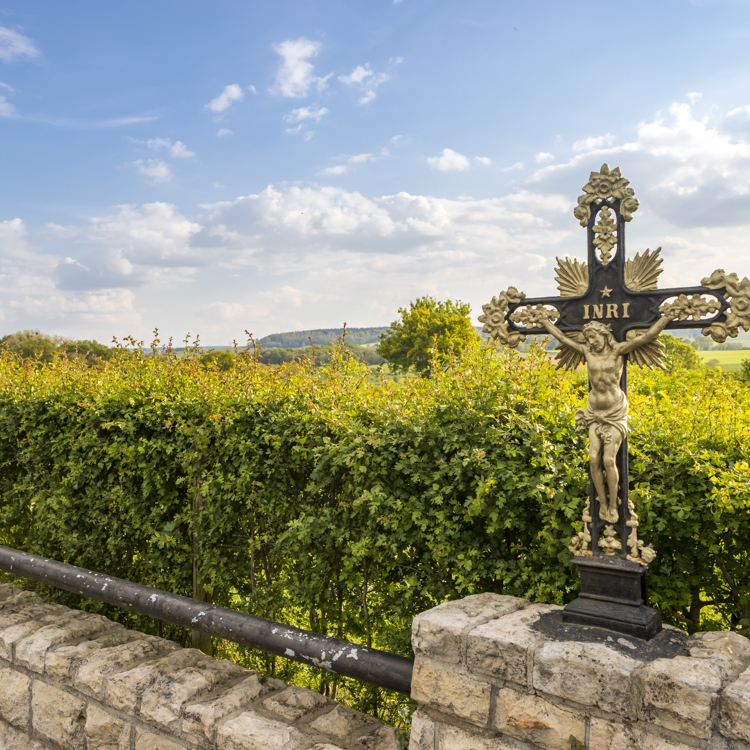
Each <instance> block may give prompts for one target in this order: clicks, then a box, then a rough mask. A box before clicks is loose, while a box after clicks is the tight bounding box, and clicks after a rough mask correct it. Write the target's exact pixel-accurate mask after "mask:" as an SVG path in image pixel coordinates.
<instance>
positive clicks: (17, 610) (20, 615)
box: [0, 602, 55, 632]
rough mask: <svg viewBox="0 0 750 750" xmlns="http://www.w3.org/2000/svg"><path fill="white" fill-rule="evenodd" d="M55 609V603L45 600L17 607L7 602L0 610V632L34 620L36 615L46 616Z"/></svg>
mask: <svg viewBox="0 0 750 750" xmlns="http://www.w3.org/2000/svg"><path fill="white" fill-rule="evenodd" d="M54 611H55V607H54V605H52V604H46V603H44V602H39V603H35V604H29V605H26V606H16V607H11V606H9V605H8V604H7V603H6V605H5V607H4V608H3V609H2V611H0V632H2V631H3V630H6V629H7V628H10V627H13V625H19V624H20V623H22V622H28V621H29V620H33V619H34V618H35V617H45V616H46V615H49V614H52V613H53V612H54Z"/></svg>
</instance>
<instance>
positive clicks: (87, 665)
mask: <svg viewBox="0 0 750 750" xmlns="http://www.w3.org/2000/svg"><path fill="white" fill-rule="evenodd" d="M176 649H177V645H176V644H174V643H170V642H169V641H165V640H163V639H161V638H144V639H142V640H136V641H133V642H131V643H127V644H126V645H125V646H112V647H110V648H99V649H97V650H96V651H95V652H94V653H93V654H92V655H91V656H89V657H87V658H86V659H84V661H83V663H82V664H81V666H80V667H79V668H78V672H77V673H76V675H75V676H74V677H73V687H75V688H76V689H78V690H80V691H81V692H82V693H86V694H87V695H91V696H93V697H95V698H102V697H103V695H104V688H105V684H106V680H107V678H108V677H109V676H110V675H113V674H116V673H117V672H124V671H125V670H127V669H130V668H131V667H132V666H133V665H134V664H136V663H138V662H141V661H143V660H145V659H149V658H156V657H158V656H161V655H163V654H164V653H168V652H170V651H172V652H174V651H176Z"/></svg>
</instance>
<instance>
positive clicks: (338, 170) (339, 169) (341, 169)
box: [320, 164, 348, 175]
mask: <svg viewBox="0 0 750 750" xmlns="http://www.w3.org/2000/svg"><path fill="white" fill-rule="evenodd" d="M347 170H348V167H347V166H346V165H345V164H337V165H336V166H335V167H326V168H325V169H324V170H322V171H321V172H320V174H322V175H337V174H346V172H347Z"/></svg>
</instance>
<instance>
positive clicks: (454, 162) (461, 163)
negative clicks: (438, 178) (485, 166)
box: [427, 148, 469, 172]
mask: <svg viewBox="0 0 750 750" xmlns="http://www.w3.org/2000/svg"><path fill="white" fill-rule="evenodd" d="M427 163H428V164H429V165H430V166H431V167H432V168H433V169H437V170H438V171H440V172H452V171H462V170H464V169H468V168H469V160H468V159H467V158H466V157H465V156H464V155H463V154H459V153H458V152H457V151H454V150H453V149H450V148H444V149H443V151H442V153H441V154H440V156H429V157H427Z"/></svg>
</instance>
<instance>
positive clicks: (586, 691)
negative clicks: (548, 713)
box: [533, 641, 643, 719]
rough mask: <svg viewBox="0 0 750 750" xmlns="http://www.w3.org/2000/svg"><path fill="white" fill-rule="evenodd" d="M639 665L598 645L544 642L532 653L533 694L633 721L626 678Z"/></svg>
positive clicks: (628, 682)
mask: <svg viewBox="0 0 750 750" xmlns="http://www.w3.org/2000/svg"><path fill="white" fill-rule="evenodd" d="M642 664H643V662H640V661H637V660H635V659H631V658H630V657H628V656H625V655H624V654H621V653H620V652H618V651H615V650H614V649H612V648H608V647H607V646H605V645H603V644H601V643H576V642H570V641H562V642H559V641H548V642H547V643H544V644H542V645H541V646H540V647H539V648H538V649H537V650H536V651H535V652H534V667H533V686H534V690H536V691H541V692H543V693H547V694H549V695H554V696H557V697H558V698H564V699H566V700H571V701H575V702H576V703H581V704H582V705H584V706H596V707H597V708H600V709H602V711H609V712H610V713H613V714H617V715H621V716H623V717H628V718H631V719H634V718H635V706H634V705H633V701H632V699H631V690H630V675H631V673H632V672H633V670H635V669H637V668H638V667H640V666H641V665H642Z"/></svg>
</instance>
